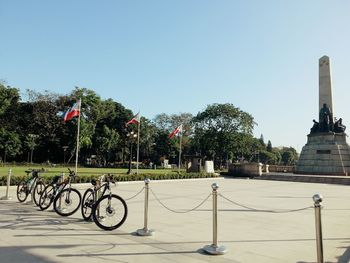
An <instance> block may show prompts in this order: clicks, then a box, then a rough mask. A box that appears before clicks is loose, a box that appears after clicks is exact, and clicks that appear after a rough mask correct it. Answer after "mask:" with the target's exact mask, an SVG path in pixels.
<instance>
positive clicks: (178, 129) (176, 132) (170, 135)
mask: <svg viewBox="0 0 350 263" xmlns="http://www.w3.org/2000/svg"><path fill="white" fill-rule="evenodd" d="M181 132H182V124H181V125H180V126H178V127H176V129H175V130H173V131H172V132H171V133H170V134H169V138H170V139H171V138H173V137H174V136H175V135H176V134H178V133H181Z"/></svg>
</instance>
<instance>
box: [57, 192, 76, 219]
mask: <svg viewBox="0 0 350 263" xmlns="http://www.w3.org/2000/svg"><path fill="white" fill-rule="evenodd" d="M80 202H81V194H80V193H79V191H78V190H76V189H74V188H67V189H64V190H63V191H61V192H59V193H58V194H57V195H56V197H55V199H54V201H53V208H54V209H55V211H56V213H57V214H59V215H61V216H70V215H73V214H74V213H75V212H76V211H77V210H78V209H79V207H80Z"/></svg>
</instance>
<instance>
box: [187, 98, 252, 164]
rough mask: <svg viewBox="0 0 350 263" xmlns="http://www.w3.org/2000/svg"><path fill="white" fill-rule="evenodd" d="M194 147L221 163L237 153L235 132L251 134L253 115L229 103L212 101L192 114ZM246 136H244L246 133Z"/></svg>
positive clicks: (236, 134) (236, 133)
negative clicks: (202, 109) (213, 102)
mask: <svg viewBox="0 0 350 263" xmlns="http://www.w3.org/2000/svg"><path fill="white" fill-rule="evenodd" d="M193 124H194V134H195V135H194V138H193V147H194V149H195V150H196V151H198V152H200V154H201V155H204V156H206V157H208V158H210V159H214V160H216V161H218V162H219V163H220V165H221V164H222V163H223V161H224V160H227V159H228V156H234V155H237V154H238V153H239V149H238V147H237V145H238V142H237V138H238V137H239V136H238V134H245V135H252V132H253V128H254V125H255V122H254V118H253V117H252V116H251V115H250V114H249V113H246V112H244V111H242V110H240V109H239V108H236V107H235V106H233V105H232V104H229V103H226V104H212V105H209V106H208V107H207V108H206V109H205V110H204V111H203V112H200V113H198V114H197V116H195V117H194V118H193ZM246 138H247V137H246Z"/></svg>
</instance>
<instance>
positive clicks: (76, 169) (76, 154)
mask: <svg viewBox="0 0 350 263" xmlns="http://www.w3.org/2000/svg"><path fill="white" fill-rule="evenodd" d="M80 115H81V99H79V116H78V132H77V149H76V152H75V174H76V175H77V174H78V156H79V135H80Z"/></svg>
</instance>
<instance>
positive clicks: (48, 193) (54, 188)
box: [39, 175, 66, 211]
mask: <svg viewBox="0 0 350 263" xmlns="http://www.w3.org/2000/svg"><path fill="white" fill-rule="evenodd" d="M65 185H66V182H65V181H64V180H63V177H61V176H59V175H57V176H55V177H54V178H53V179H52V181H51V183H49V184H48V185H47V186H46V187H45V188H44V190H43V191H42V193H41V195H40V198H39V207H40V209H41V210H42V211H43V210H46V209H48V208H49V207H50V206H51V204H52V203H53V200H54V199H55V197H56V195H57V194H58V193H59V192H60V191H62V190H63V188H64V187H65Z"/></svg>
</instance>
